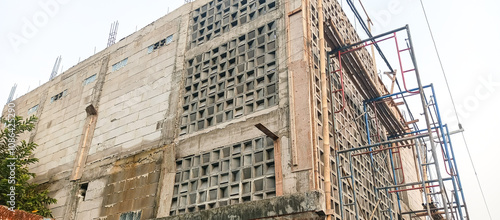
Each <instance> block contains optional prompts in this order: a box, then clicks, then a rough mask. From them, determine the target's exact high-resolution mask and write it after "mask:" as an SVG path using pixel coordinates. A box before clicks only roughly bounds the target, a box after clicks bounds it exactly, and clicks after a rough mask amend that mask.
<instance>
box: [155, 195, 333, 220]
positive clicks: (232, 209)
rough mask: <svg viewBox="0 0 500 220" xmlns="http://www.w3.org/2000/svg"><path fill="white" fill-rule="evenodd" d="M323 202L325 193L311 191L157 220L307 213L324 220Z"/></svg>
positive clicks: (237, 219)
mask: <svg viewBox="0 0 500 220" xmlns="http://www.w3.org/2000/svg"><path fill="white" fill-rule="evenodd" d="M323 200H324V199H323V193H321V192H319V191H311V192H306V193H295V194H292V195H285V196H279V197H274V198H271V199H263V200H258V201H250V202H245V203H239V204H235V205H230V206H224V207H219V208H213V209H208V210H203V211H198V212H192V213H185V214H181V215H175V216H168V217H162V218H156V219H155V220H180V219H193V220H197V219H199V220H202V219H233V220H247V219H260V218H269V217H280V216H288V217H291V216H290V215H300V216H303V217H305V216H304V214H305V213H309V215H308V217H307V219H323V217H324V216H323V214H322V209H323V208H322V204H323Z"/></svg>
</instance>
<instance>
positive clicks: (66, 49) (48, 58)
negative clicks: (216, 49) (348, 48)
mask: <svg viewBox="0 0 500 220" xmlns="http://www.w3.org/2000/svg"><path fill="white" fill-rule="evenodd" d="M48 2H52V3H54V2H56V1H55V0H24V1H2V2H1V3H0V4H1V5H0V20H1V21H2V22H0V39H1V40H0V74H1V75H0V76H2V78H1V80H0V103H2V105H3V104H4V103H5V102H6V100H7V97H8V95H9V92H10V89H11V87H12V85H13V84H14V83H17V84H18V87H17V91H16V96H15V97H19V96H21V95H23V94H25V93H26V92H27V91H28V90H33V89H34V88H36V87H37V86H38V85H39V84H40V83H41V84H43V83H45V82H47V80H48V78H49V76H50V73H51V71H52V67H53V65H54V61H55V60H56V57H58V56H59V55H61V56H62V69H63V71H65V70H67V69H68V68H70V67H72V66H74V65H76V64H77V63H78V61H79V60H84V59H86V58H88V57H89V56H91V55H93V54H94V50H95V51H96V52H98V51H101V50H103V49H104V48H105V47H106V44H107V40H108V34H109V28H110V24H111V23H112V22H113V21H116V20H118V21H119V23H120V24H119V28H118V36H117V41H118V40H120V39H121V38H123V37H126V36H128V35H129V34H131V33H133V32H134V31H135V30H138V29H140V28H142V27H144V26H146V25H147V24H149V23H151V22H153V21H155V20H156V19H158V18H160V17H162V16H163V15H165V14H166V13H167V12H168V11H169V10H170V11H172V10H174V9H176V8H178V7H179V6H180V5H182V4H183V3H184V1H183V0H164V1H160V0H144V1H131V0H123V1H97V0H88V1H75V0H64V1H63V0H59V1H58V2H57V3H55V5H51V6H47V3H48ZM355 2H358V1H355ZM363 2H364V4H365V7H366V8H367V11H368V13H369V15H370V16H371V17H372V20H373V21H374V27H373V34H374V35H375V34H379V33H382V32H386V31H389V30H391V29H394V28H397V27H401V26H403V25H406V24H409V25H410V27H411V31H412V37H413V42H414V44H415V48H414V49H415V52H416V54H417V60H418V64H419V69H420V72H421V75H422V80H423V82H424V84H429V83H434V85H435V86H436V90H437V97H438V102H439V105H440V108H441V111H442V114H443V118H444V119H445V120H446V121H448V122H449V124H450V127H451V130H456V129H457V127H458V126H457V122H456V118H455V116H454V113H453V111H452V105H451V101H450V97H449V95H448V92H447V90H446V87H445V83H444V81H443V75H442V72H441V69H440V67H439V63H438V61H437V57H436V53H435V51H434V47H433V44H432V41H431V38H430V34H429V31H428V30H427V26H426V23H425V19H424V15H423V12H422V9H421V7H420V2H419V1H417V0H377V1H373V0H372V1H367V0H365V1H363ZM424 4H425V6H426V9H427V14H428V17H429V20H430V24H431V27H432V29H433V31H434V36H435V39H436V43H437V46H438V49H439V51H440V53H441V59H442V61H443V65H444V68H445V71H446V73H447V76H448V81H449V83H450V88H451V91H452V93H453V96H454V98H455V103H456V107H457V108H458V111H459V118H460V120H461V122H462V125H463V126H464V128H465V136H466V138H467V141H468V144H469V148H470V151H471V156H472V158H473V161H474V163H475V165H476V171H477V175H478V176H479V178H480V180H481V183H482V185H483V189H484V191H485V196H486V199H487V202H488V205H489V207H490V211H491V215H492V217H493V219H498V216H500V209H498V208H497V207H499V206H500V200H499V199H498V198H499V197H500V188H499V187H498V183H499V180H500V177H499V175H498V170H500V168H499V165H500V162H499V161H500V160H499V159H498V155H499V154H500V146H499V142H498V141H496V140H495V138H494V137H495V136H496V135H498V131H499V129H498V128H497V127H496V126H497V125H498V124H500V117H499V116H498V114H497V112H496V111H498V109H500V104H499V98H498V97H499V95H500V73H499V68H498V62H499V60H500V56H499V55H498V53H499V51H500V46H499V44H498V42H496V41H497V40H499V39H500V29H499V28H498V25H497V24H496V23H498V22H500V13H498V10H499V9H500V4H499V3H498V2H497V1H493V0H478V1H474V2H473V3H472V2H470V1H465V0H455V1H452V0H442V1H430V0H424ZM343 5H344V7H346V3H345V2H344V3H343ZM54 6H55V7H54ZM47 8H49V10H47ZM346 10H348V9H347V8H346ZM359 10H360V11H361V8H359ZM349 19H351V20H352V19H353V18H352V17H350V18H349ZM357 27H358V31H361V29H359V25H357ZM388 56H389V57H390V58H394V57H393V56H392V55H388ZM394 65H396V63H394ZM378 67H379V69H380V71H382V72H383V71H386V69H384V67H383V66H382V64H381V63H380V62H379V65H378ZM397 69H399V68H397ZM385 80H387V79H385ZM419 113H420V112H418V111H416V112H414V114H417V115H418V114H419ZM452 139H453V144H454V147H455V151H456V153H457V156H456V157H457V158H456V159H457V161H458V162H459V164H458V166H459V169H460V170H459V171H460V174H461V177H462V181H463V188H464V190H465V193H466V195H465V196H466V199H467V203H468V206H469V212H470V214H471V219H489V217H488V214H487V212H486V208H485V206H484V203H483V199H482V197H481V195H480V193H479V188H478V185H477V182H476V179H475V175H474V172H473V171H472V168H471V163H470V160H469V157H468V155H467V153H466V150H465V147H464V142H463V140H462V137H461V135H460V134H458V135H454V136H453V138H452Z"/></svg>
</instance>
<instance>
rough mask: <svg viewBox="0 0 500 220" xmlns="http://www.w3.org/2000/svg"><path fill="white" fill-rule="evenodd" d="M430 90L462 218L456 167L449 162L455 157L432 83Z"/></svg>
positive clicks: (451, 205)
mask: <svg viewBox="0 0 500 220" xmlns="http://www.w3.org/2000/svg"><path fill="white" fill-rule="evenodd" d="M431 90H432V99H434V106H435V108H436V116H437V120H438V123H439V130H440V131H441V138H442V140H443V143H444V149H445V152H446V155H448V167H450V173H451V182H452V183H453V190H454V193H453V195H454V196H455V201H456V203H457V208H458V209H457V210H458V214H459V215H460V219H463V218H464V216H463V213H462V208H461V207H460V206H461V204H460V199H459V198H458V192H457V191H458V186H457V182H456V180H455V177H454V175H456V174H454V173H456V172H457V169H456V167H455V166H453V165H454V164H453V163H452V162H451V158H453V160H455V157H453V156H452V157H451V158H450V152H449V150H448V141H449V140H450V139H449V136H448V138H446V134H448V130H447V133H444V128H443V122H442V121H441V114H440V112H439V105H438V103H437V98H436V92H435V91H434V85H432V84H431ZM447 139H448V141H447ZM431 141H432V140H431ZM445 162H446V161H445ZM450 209H453V203H450Z"/></svg>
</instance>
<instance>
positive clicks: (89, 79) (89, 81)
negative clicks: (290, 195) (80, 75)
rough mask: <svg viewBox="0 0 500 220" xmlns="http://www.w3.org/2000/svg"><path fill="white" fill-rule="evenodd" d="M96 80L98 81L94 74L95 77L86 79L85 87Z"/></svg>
mask: <svg viewBox="0 0 500 220" xmlns="http://www.w3.org/2000/svg"><path fill="white" fill-rule="evenodd" d="M96 79H97V74H94V75H92V76H90V77H88V78H86V79H85V80H83V85H84V86H86V85H88V84H90V83H91V82H94V81H95V80H96Z"/></svg>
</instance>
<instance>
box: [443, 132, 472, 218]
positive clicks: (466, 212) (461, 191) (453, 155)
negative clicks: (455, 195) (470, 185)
mask: <svg viewBox="0 0 500 220" xmlns="http://www.w3.org/2000/svg"><path fill="white" fill-rule="evenodd" d="M444 126H445V128H446V136H447V137H448V141H449V144H450V151H451V156H452V157H453V164H455V172H456V174H455V175H456V177H457V183H458V190H459V191H460V194H461V197H462V201H463V203H464V209H465V215H466V216H467V217H469V211H468V209H467V204H466V203H465V196H464V191H463V189H462V182H461V180H460V174H459V173H458V167H457V161H456V160H455V152H453V146H452V144H451V139H450V131H449V130H448V125H444ZM459 209H462V207H459ZM462 219H465V218H463V217H462Z"/></svg>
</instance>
